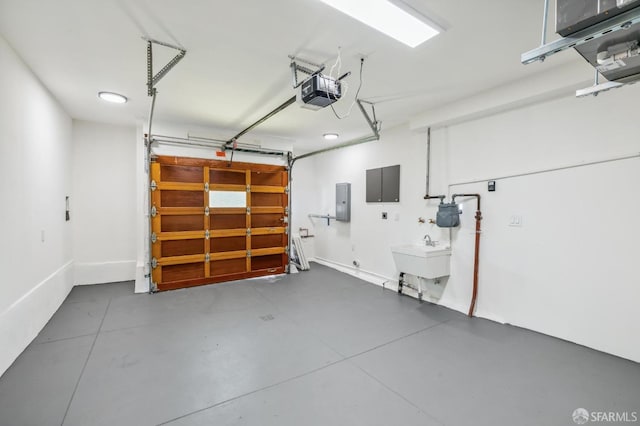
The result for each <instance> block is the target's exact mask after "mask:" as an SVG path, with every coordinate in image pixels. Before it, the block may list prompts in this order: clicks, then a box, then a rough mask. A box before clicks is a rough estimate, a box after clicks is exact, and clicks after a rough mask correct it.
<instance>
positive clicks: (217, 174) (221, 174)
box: [209, 170, 246, 185]
mask: <svg viewBox="0 0 640 426" xmlns="http://www.w3.org/2000/svg"><path fill="white" fill-rule="evenodd" d="M209 182H210V183H212V184H224V185H246V174H245V173H242V172H237V171H233V172H232V171H222V170H211V171H209Z"/></svg>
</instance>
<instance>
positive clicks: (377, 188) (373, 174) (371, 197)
mask: <svg viewBox="0 0 640 426" xmlns="http://www.w3.org/2000/svg"><path fill="white" fill-rule="evenodd" d="M380 201H382V169H370V170H367V203H377V202H380Z"/></svg>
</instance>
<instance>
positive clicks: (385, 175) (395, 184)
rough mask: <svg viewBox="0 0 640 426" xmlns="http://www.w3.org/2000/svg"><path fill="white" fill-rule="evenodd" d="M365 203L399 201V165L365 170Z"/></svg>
mask: <svg viewBox="0 0 640 426" xmlns="http://www.w3.org/2000/svg"><path fill="white" fill-rule="evenodd" d="M366 195H367V203H379V202H382V203H397V202H399V201H400V165H397V166H388V167H381V168H378V169H369V170H367V190H366Z"/></svg>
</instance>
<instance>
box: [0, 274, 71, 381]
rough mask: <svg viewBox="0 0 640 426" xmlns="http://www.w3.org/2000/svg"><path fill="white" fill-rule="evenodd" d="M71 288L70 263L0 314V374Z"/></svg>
mask: <svg viewBox="0 0 640 426" xmlns="http://www.w3.org/2000/svg"><path fill="white" fill-rule="evenodd" d="M72 288H73V261H70V262H68V263H66V264H64V265H63V266H62V267H60V268H59V269H58V270H57V271H55V272H54V273H53V274H51V275H49V276H48V277H47V278H45V279H44V280H43V281H41V282H40V283H38V284H37V285H35V286H34V287H33V288H32V289H31V290H30V291H29V292H27V293H26V294H25V295H24V296H22V297H21V298H20V299H18V300H16V301H15V302H14V303H13V304H12V305H11V306H9V307H8V308H7V309H6V310H5V311H4V312H2V313H0V347H1V348H2V350H0V375H2V374H3V373H4V372H5V371H6V370H7V369H8V368H9V367H10V366H11V364H13V362H14V361H15V360H16V358H18V356H19V355H20V354H21V353H22V351H24V350H25V348H26V347H27V346H29V343H31V341H33V339H35V338H36V336H37V335H38V333H39V332H40V330H42V328H43V327H44V326H45V325H47V322H49V319H51V317H52V316H53V314H54V313H55V312H56V311H57V310H58V308H59V307H60V305H62V302H64V300H65V299H66V298H67V295H68V294H69V292H70V291H71V289H72Z"/></svg>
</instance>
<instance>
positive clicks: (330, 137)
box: [322, 133, 339, 141]
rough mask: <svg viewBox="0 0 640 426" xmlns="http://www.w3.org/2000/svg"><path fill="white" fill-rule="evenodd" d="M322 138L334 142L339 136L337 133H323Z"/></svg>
mask: <svg viewBox="0 0 640 426" xmlns="http://www.w3.org/2000/svg"><path fill="white" fill-rule="evenodd" d="M322 137H323V138H325V139H326V140H328V141H334V140H336V139H338V137H339V135H338V134H337V133H325V134H324V135H322Z"/></svg>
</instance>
